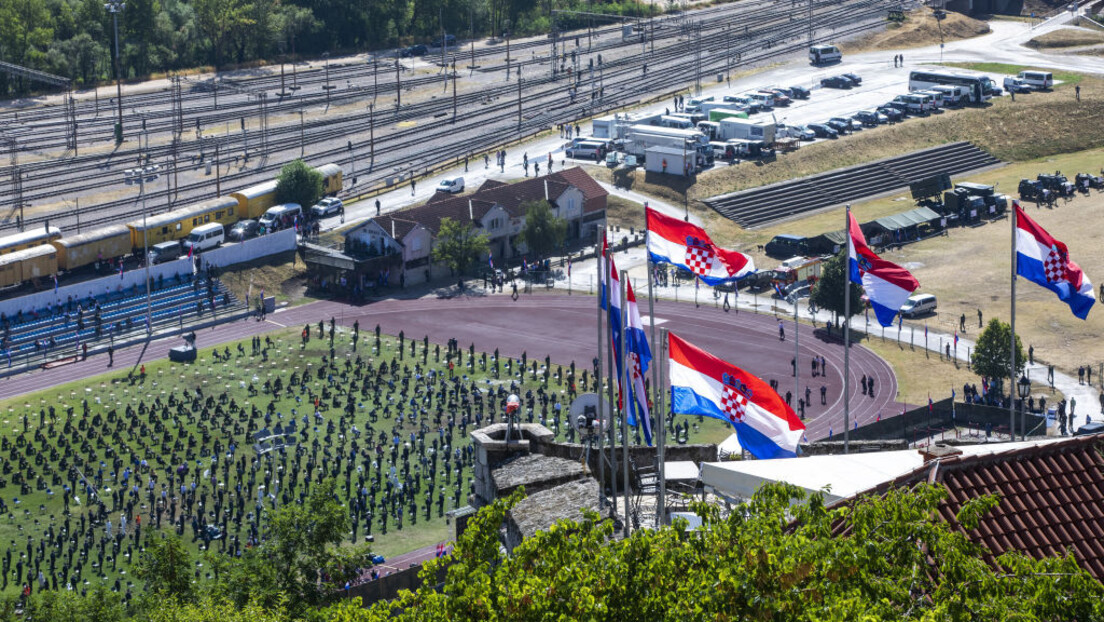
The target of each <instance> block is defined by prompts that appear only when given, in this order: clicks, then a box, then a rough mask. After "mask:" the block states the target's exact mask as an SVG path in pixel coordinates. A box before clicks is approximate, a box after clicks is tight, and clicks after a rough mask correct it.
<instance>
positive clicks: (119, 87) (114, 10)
mask: <svg viewBox="0 0 1104 622" xmlns="http://www.w3.org/2000/svg"><path fill="white" fill-rule="evenodd" d="M104 8H105V9H107V12H108V13H111V17H112V19H113V21H114V22H115V99H116V100H118V102H119V121H118V122H116V123H115V144H119V143H121V142H123V83H122V76H121V75H120V74H119V13H122V12H123V9H125V8H126V3H125V2H119V0H108V1H107V3H105V4H104Z"/></svg>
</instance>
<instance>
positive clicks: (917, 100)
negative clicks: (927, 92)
mask: <svg viewBox="0 0 1104 622" xmlns="http://www.w3.org/2000/svg"><path fill="white" fill-rule="evenodd" d="M893 101H894V102H896V103H899V104H904V106H905V108H906V109H907V110H908V113H909V114H926V113H927V112H928V111H930V110H931V103H930V102H926V101H925V100H924V98H923V97H920V96H919V95H917V94H915V93H909V94H908V95H898V96H897V97H894V98H893Z"/></svg>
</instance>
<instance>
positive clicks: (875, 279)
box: [847, 213, 920, 327]
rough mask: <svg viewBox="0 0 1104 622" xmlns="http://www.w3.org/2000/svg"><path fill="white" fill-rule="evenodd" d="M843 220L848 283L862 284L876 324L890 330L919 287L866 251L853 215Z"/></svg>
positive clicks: (901, 270) (904, 272)
mask: <svg viewBox="0 0 1104 622" xmlns="http://www.w3.org/2000/svg"><path fill="white" fill-rule="evenodd" d="M847 217H848V220H849V222H850V224H849V225H848V228H849V229H850V235H848V236H847V238H848V241H847V255H848V257H849V261H848V264H849V265H850V270H849V272H850V280H851V282H852V283H861V284H862V287H863V291H865V292H866V298H867V299H868V300H869V301H870V306H872V307H874V315H875V316H876V317H877V318H878V323H879V324H881V325H882V326H883V327H889V326H893V319H894V318H895V317H896V316H897V312H898V311H900V310H901V305H903V304H905V302H906V301H907V300H908V298H909V295H910V294H912V292H914V291H916V290H917V289H918V288H919V287H920V282H919V281H917V280H916V278H915V277H913V276H912V274H910V273H909V271H908V270H905V269H904V268H902V267H901V266H898V265H897V264H895V263H892V262H889V261H886V260H884V259H882V258H881V257H879V256H878V255H877V254H875V253H874V251H872V250H870V247H869V246H867V244H866V237H865V236H864V235H863V232H862V229H860V228H859V222H858V221H857V220H855V215H854V214H851V213H848V215H847Z"/></svg>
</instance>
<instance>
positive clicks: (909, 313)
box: [901, 294, 938, 318]
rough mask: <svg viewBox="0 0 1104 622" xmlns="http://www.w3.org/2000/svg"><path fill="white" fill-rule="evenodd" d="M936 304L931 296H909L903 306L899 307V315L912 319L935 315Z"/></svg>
mask: <svg viewBox="0 0 1104 622" xmlns="http://www.w3.org/2000/svg"><path fill="white" fill-rule="evenodd" d="M936 306H938V303H937V301H936V299H935V296H934V295H933V294H916V295H915V296H909V299H908V300H906V301H905V304H903V305H901V315H903V316H905V317H907V318H914V317H918V316H921V315H927V314H929V313H935V308H936Z"/></svg>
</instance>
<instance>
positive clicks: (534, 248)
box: [518, 200, 567, 259]
mask: <svg viewBox="0 0 1104 622" xmlns="http://www.w3.org/2000/svg"><path fill="white" fill-rule="evenodd" d="M521 208H522V209H523V210H525V226H523V227H522V228H521V233H520V234H519V235H518V239H519V240H520V241H522V242H524V243H525V245H526V246H527V247H529V252H530V253H532V254H533V255H534V256H535V258H538V259H539V258H543V257H546V256H547V255H549V254H550V253H551V252H552V251H555V250H556V249H557V248H559V247H560V245H561V244H563V241H564V238H565V237H566V236H567V221H566V220H564V219H563V218H557V217H556V215H555V214H553V213H552V205H550V204H549V203H548V201H544V200H539V201H527V202H525V203H522V204H521Z"/></svg>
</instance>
